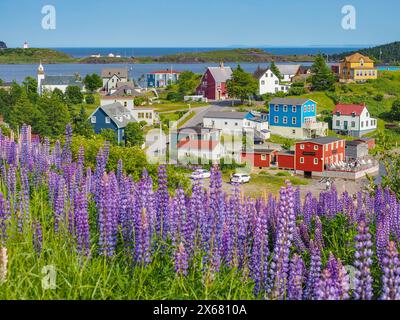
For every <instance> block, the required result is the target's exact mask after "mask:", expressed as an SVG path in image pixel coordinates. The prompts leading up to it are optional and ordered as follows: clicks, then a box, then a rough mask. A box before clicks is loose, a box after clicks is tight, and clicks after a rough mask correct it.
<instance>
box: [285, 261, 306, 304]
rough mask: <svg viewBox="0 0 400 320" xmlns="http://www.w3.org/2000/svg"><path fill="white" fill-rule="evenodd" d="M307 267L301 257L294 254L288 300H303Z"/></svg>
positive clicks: (291, 263)
mask: <svg viewBox="0 0 400 320" xmlns="http://www.w3.org/2000/svg"><path fill="white" fill-rule="evenodd" d="M304 273H305V265H304V262H303V260H302V259H301V257H300V256H299V255H297V254H294V255H293V257H292V260H291V262H290V271H289V279H288V290H287V298H288V300H302V296H303V282H304Z"/></svg>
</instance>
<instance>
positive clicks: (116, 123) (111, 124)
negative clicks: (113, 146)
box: [89, 102, 137, 143]
mask: <svg viewBox="0 0 400 320" xmlns="http://www.w3.org/2000/svg"><path fill="white" fill-rule="evenodd" d="M89 122H90V124H91V125H92V126H93V129H94V132H95V133H97V134H99V133H101V131H102V130H104V129H112V130H114V131H115V133H116V135H117V140H118V143H120V142H122V141H124V139H125V136H124V129H125V127H126V125H127V124H128V123H130V122H137V120H136V119H135V118H134V117H133V115H132V113H131V112H130V111H129V110H128V109H127V108H125V107H123V106H122V104H121V103H119V102H116V103H112V104H108V105H104V106H100V107H98V108H97V109H96V110H95V111H94V112H93V113H92V114H91V115H90V117H89Z"/></svg>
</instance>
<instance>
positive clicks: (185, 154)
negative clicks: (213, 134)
mask: <svg viewBox="0 0 400 320" xmlns="http://www.w3.org/2000/svg"><path fill="white" fill-rule="evenodd" d="M177 153H178V154H177V158H178V161H179V162H181V163H196V162H197V161H198V160H199V159H201V160H200V161H206V162H208V161H212V162H219V160H220V159H221V158H222V157H223V156H224V149H223V147H222V145H221V143H220V142H219V141H215V140H197V139H194V140H192V139H182V140H181V141H179V142H178V144H177Z"/></svg>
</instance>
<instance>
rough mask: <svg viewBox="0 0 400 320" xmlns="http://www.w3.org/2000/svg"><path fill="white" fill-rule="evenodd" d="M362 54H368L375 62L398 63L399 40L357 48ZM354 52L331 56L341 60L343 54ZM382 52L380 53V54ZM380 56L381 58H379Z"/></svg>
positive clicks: (399, 58) (399, 56)
mask: <svg viewBox="0 0 400 320" xmlns="http://www.w3.org/2000/svg"><path fill="white" fill-rule="evenodd" d="M357 52H360V53H361V54H363V55H366V56H369V57H371V58H373V59H375V60H376V61H377V62H382V63H391V64H400V41H396V42H392V43H388V44H384V45H381V46H377V47H372V48H365V49H361V50H358V51H357ZM351 53H354V52H350V53H349V52H344V53H341V54H337V55H333V56H332V58H333V59H335V60H341V59H343V58H344V57H345V56H348V55H350V54H351ZM381 53H382V55H381ZM380 58H381V60H380Z"/></svg>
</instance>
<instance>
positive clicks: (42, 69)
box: [37, 61, 46, 95]
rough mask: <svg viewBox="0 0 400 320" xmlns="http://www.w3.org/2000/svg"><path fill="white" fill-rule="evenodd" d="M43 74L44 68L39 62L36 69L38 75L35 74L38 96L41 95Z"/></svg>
mask: <svg viewBox="0 0 400 320" xmlns="http://www.w3.org/2000/svg"><path fill="white" fill-rule="evenodd" d="M45 77H46V76H45V74H44V67H43V65H42V61H40V64H39V67H38V73H37V83H38V88H37V91H38V94H39V95H42V81H43V80H44V78H45Z"/></svg>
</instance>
